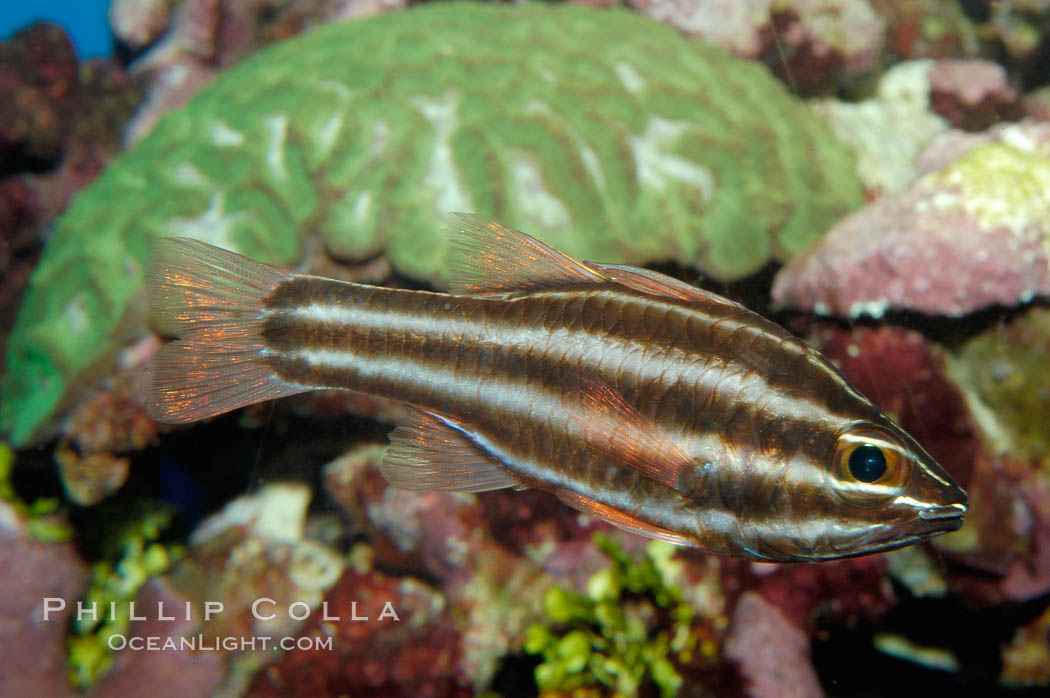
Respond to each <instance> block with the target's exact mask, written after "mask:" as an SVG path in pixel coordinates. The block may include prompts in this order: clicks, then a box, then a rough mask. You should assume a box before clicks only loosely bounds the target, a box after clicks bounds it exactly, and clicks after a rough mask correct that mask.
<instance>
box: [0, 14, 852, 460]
mask: <svg viewBox="0 0 1050 698" xmlns="http://www.w3.org/2000/svg"><path fill="white" fill-rule="evenodd" d="M423 15H426V16H423ZM860 202H861V187H860V184H859V183H858V181H857V179H856V177H855V175H854V174H853V160H852V157H851V156H850V155H849V154H848V153H847V152H846V151H845V149H844V148H843V147H841V146H840V145H839V144H838V143H837V142H836V141H835V140H834V137H833V136H832V135H831V133H830V132H829V131H828V129H827V128H826V127H825V126H824V125H823V123H822V122H820V121H819V120H818V119H817V118H816V117H814V116H813V115H812V114H811V113H810V112H809V110H808V109H807V108H806V106H805V105H804V104H803V103H802V102H801V101H799V100H796V99H795V98H794V97H792V96H791V95H790V94H789V92H788V91H787V90H786V89H785V88H784V87H783V86H782V85H781V84H780V83H779V82H777V81H776V80H775V79H774V78H773V77H772V76H771V75H770V74H769V72H768V71H767V70H766V69H765V68H764V67H763V66H761V65H758V64H754V63H747V62H744V61H741V60H738V59H734V58H732V57H730V56H728V55H727V54H725V53H724V52H723V51H721V50H719V49H716V48H713V47H711V46H708V45H706V44H704V43H702V42H699V41H694V40H689V39H687V38H685V37H682V36H681V35H680V34H678V33H677V32H676V31H675V30H674V29H672V28H670V27H667V26H665V25H662V24H659V23H657V22H654V21H652V20H649V19H645V18H643V17H639V16H638V15H636V14H632V13H628V12H625V11H608V10H605V11H600V10H594V9H588V8H584V7H550V6H544V5H524V6H519V7H495V6H482V5H475V4H458V3H457V4H450V5H433V6H426V7H421V8H417V9H413V10H409V11H406V12H394V13H389V14H384V15H381V16H378V17H374V18H370V19H365V20H359V21H353V22H347V23H337V24H332V25H328V26H324V27H322V28H319V29H317V30H315V31H312V32H310V33H308V34H305V35H302V36H300V37H298V38H295V39H291V40H289V41H286V42H283V43H280V44H277V45H275V46H273V47H271V48H269V49H266V50H264V51H261V52H260V53H259V54H257V55H256V56H254V57H253V58H251V59H249V60H246V61H245V62H243V63H242V64H240V65H238V66H237V67H235V68H233V69H231V70H229V71H226V72H225V73H224V74H222V75H220V76H219V78H218V79H216V80H215V81H214V82H213V83H212V84H210V85H208V86H207V87H205V88H204V89H202V90H201V91H200V92H199V93H198V94H197V95H196V96H195V97H194V98H193V99H192V100H191V102H190V103H189V104H187V105H186V107H184V108H182V109H179V110H177V111H175V112H173V113H171V114H169V115H168V116H167V117H165V118H164V119H163V120H162V121H161V122H160V123H159V124H158V125H157V127H156V128H155V130H154V131H153V132H152V133H151V134H150V135H149V136H148V137H147V138H145V139H144V140H142V141H141V142H140V143H139V144H137V145H136V146H135V147H134V148H132V149H131V150H129V151H127V152H126V153H124V154H123V155H122V156H120V157H119V158H117V159H116V160H114V161H113V163H112V164H111V165H110V166H109V167H108V168H107V170H106V171H105V172H104V173H103V174H102V175H101V176H100V177H99V178H98V179H97V180H96V181H95V182H94V183H93V184H92V185H91V186H89V187H88V188H86V189H85V190H84V191H83V192H82V193H81V194H80V195H79V196H78V197H77V198H76V199H75V200H74V201H73V203H72V204H71V205H70V207H69V209H68V210H67V211H66V213H65V214H64V215H63V216H62V217H61V218H60V219H59V220H58V222H57V224H56V227H55V230H54V233H53V236H52V238H51V240H50V242H49V244H48V247H47V249H46V251H45V254H44V255H43V258H42V259H41V261H40V265H39V267H38V268H37V269H36V272H35V273H34V275H33V278H32V280H31V283H30V287H29V290H28V292H27V293H26V297H25V301H24V304H23V306H22V308H21V310H20V313H19V316H18V320H17V323H16V326H15V329H14V331H13V332H12V335H11V338H10V342H9V346H8V353H7V375H6V379H5V383H4V386H3V407H2V412H0V422H2V426H3V428H4V430H5V431H7V432H8V433H9V434H10V435H11V437H12V439H13V440H14V442H15V443H16V444H24V443H26V442H27V441H29V440H31V439H32V438H33V437H34V436H35V435H36V434H37V432H38V430H39V429H40V428H41V427H42V426H43V425H46V424H47V423H48V420H50V419H51V418H52V417H53V416H54V415H55V413H56V412H57V411H58V410H60V409H61V408H62V407H63V406H64V404H65V403H66V402H68V399H69V398H70V396H71V394H72V393H73V392H74V391H75V390H76V389H77V388H78V387H79V386H82V385H83V384H84V382H85V381H87V380H90V379H91V378H92V377H93V376H97V375H99V374H100V373H101V372H102V370H104V369H105V367H107V366H108V365H109V364H110V363H111V362H112V360H113V357H114V356H115V353H116V350H117V349H118V348H119V347H120V346H121V344H122V343H124V342H126V341H128V340H129V339H132V338H134V337H137V336H140V335H141V334H142V333H144V332H145V329H146V318H145V312H144V303H143V296H144V294H143V290H142V289H143V284H142V273H143V272H142V267H143V263H144V260H145V258H146V254H147V251H148V250H149V248H150V245H151V244H152V243H153V241H155V240H157V239H158V238H161V237H164V236H172V235H182V236H189V237H194V238H198V239H200V240H204V241H206V242H209V243H212V244H216V245H220V246H223V247H226V248H229V249H232V250H235V251H238V252H241V253H244V254H247V255H251V256H253V257H255V258H258V259H261V260H264V261H267V262H271V263H274V264H282V265H296V264H298V263H300V262H301V260H302V259H303V257H304V255H305V251H306V249H307V247H308V242H309V241H310V240H319V241H320V242H321V243H322V244H323V245H324V248H325V249H326V251H327V252H328V253H329V254H331V255H332V256H334V257H336V258H341V259H362V258H367V257H370V256H375V255H380V254H384V255H386V256H387V257H388V258H389V259H390V261H391V263H392V264H393V267H394V269H395V270H396V271H398V272H399V273H401V274H403V275H405V276H408V277H411V278H414V279H418V280H421V281H427V282H432V283H434V284H436V285H443V284H444V283H445V282H446V281H447V279H446V264H445V241H444V238H443V235H442V233H441V228H442V225H443V217H444V214H445V213H446V212H449V211H474V212H477V213H480V214H483V215H486V216H490V217H493V218H495V219H498V220H501V221H504V222H506V223H508V224H510V225H513V226H516V227H519V228H522V229H524V230H527V231H529V232H530V233H533V234H536V235H537V236H539V237H541V238H544V239H545V240H546V241H547V242H549V243H551V244H552V245H554V246H556V247H558V248H560V249H563V250H564V251H565V252H567V253H568V254H570V255H573V256H575V257H577V258H583V259H594V258H596V259H602V260H608V261H613V260H614V259H615V258H619V259H621V260H622V261H625V262H629V263H635V264H639V263H645V262H651V261H657V260H669V259H673V260H676V261H679V262H682V263H687V264H692V265H695V266H696V267H697V268H699V269H700V270H701V271H702V272H704V273H705V274H707V275H709V276H712V277H715V278H719V279H735V278H740V277H743V276H746V275H748V274H750V273H752V272H754V271H756V270H758V269H760V268H761V267H762V266H764V265H765V264H767V263H768V262H769V261H770V260H779V261H783V260H787V259H789V258H791V257H792V256H794V255H795V254H797V253H798V252H800V251H801V250H802V249H804V248H805V247H806V246H808V245H809V243H811V242H812V241H814V240H815V239H816V238H817V237H819V236H820V234H821V233H823V232H824V231H825V230H826V229H827V228H828V226H829V225H830V224H831V223H833V222H834V221H835V220H836V219H837V218H838V217H839V216H841V215H842V214H844V213H845V212H847V211H849V210H851V209H853V208H855V207H856V206H858V205H859V204H860Z"/></svg>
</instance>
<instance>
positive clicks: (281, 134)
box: [263, 114, 288, 179]
mask: <svg viewBox="0 0 1050 698" xmlns="http://www.w3.org/2000/svg"><path fill="white" fill-rule="evenodd" d="M263 125H264V126H265V127H266V135H267V138H268V142H267V144H266V156H265V159H266V166H267V167H269V168H270V171H271V172H273V174H274V176H275V177H277V178H278V179H288V170H287V169H285V166H284V144H285V141H286V139H287V138H288V117H287V116H285V115H284V114H278V115H274V116H268V117H266V118H265V119H263Z"/></svg>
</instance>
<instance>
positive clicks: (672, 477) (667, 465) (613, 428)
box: [576, 376, 696, 489]
mask: <svg viewBox="0 0 1050 698" xmlns="http://www.w3.org/2000/svg"><path fill="white" fill-rule="evenodd" d="M577 382H578V385H579V390H580V395H581V398H582V399H581V408H582V409H581V410H580V412H579V413H578V415H577V416H576V419H577V420H578V424H577V425H576V428H577V430H578V433H580V434H582V435H583V438H584V440H585V441H586V442H587V444H588V445H589V446H590V447H591V448H594V449H596V450H598V451H600V452H601V453H602V455H603V456H604V457H605V458H606V459H607V460H609V461H611V462H612V463H615V464H617V465H622V466H626V467H628V468H632V469H633V470H636V471H638V472H639V473H641V474H643V475H645V476H646V477H649V478H652V479H653V480H656V481H657V482H659V483H661V484H663V485H666V486H667V487H670V488H672V489H677V488H678V484H679V482H680V481H681V478H682V475H683V474H685V473H686V472H688V471H689V470H690V469H691V468H694V467H695V466H696V461H694V460H693V459H692V458H691V457H690V456H689V454H687V453H686V452H685V451H683V450H682V448H681V447H680V446H679V445H678V444H676V443H675V442H674V441H673V440H672V439H671V437H669V436H668V435H667V434H665V433H664V432H663V431H662V430H661V429H660V427H658V426H657V425H656V424H655V423H653V421H652V420H651V419H649V418H648V417H646V416H645V415H643V414H641V413H640V412H638V410H637V409H635V408H634V407H633V406H631V405H630V404H628V403H627V401H626V400H624V399H623V396H621V395H620V394H619V393H618V392H616V391H615V390H613V389H612V388H611V387H610V386H609V385H608V384H606V383H604V382H602V381H601V380H598V379H595V378H590V377H586V376H580V377H578V378H577Z"/></svg>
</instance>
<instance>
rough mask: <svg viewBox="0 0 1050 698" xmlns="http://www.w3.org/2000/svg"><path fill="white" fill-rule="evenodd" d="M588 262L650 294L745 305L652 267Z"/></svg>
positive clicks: (593, 266)
mask: <svg viewBox="0 0 1050 698" xmlns="http://www.w3.org/2000/svg"><path fill="white" fill-rule="evenodd" d="M584 264H585V265H586V266H587V267H588V268H589V269H592V270H593V271H595V272H596V273H598V274H601V275H602V276H604V277H605V278H607V279H609V280H610V281H615V282H616V283H618V284H620V285H621V286H626V287H627V288H629V289H632V290H634V291H638V292H640V293H647V294H649V295H651V296H664V297H667V298H677V299H678V300H682V301H690V302H694V303H717V304H719V305H729V306H733V307H735V308H743V307H744V306H742V305H740V304H739V303H737V302H736V301H731V300H729V299H728V298H723V297H722V296H720V295H718V294H717V293H712V292H710V291H706V290H704V289H702V288H698V287H697V286H693V285H691V284H687V283H686V282H684V281H681V280H679V279H676V278H674V277H673V276H668V275H667V274H661V273H660V272H658V271H652V270H651V269H644V268H642V267H631V266H627V265H626V264H598V263H597V262H584Z"/></svg>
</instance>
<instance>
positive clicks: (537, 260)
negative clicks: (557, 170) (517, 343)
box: [448, 213, 606, 294]
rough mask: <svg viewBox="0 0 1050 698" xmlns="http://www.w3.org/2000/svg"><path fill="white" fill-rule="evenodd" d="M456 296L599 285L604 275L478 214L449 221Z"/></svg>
mask: <svg viewBox="0 0 1050 698" xmlns="http://www.w3.org/2000/svg"><path fill="white" fill-rule="evenodd" d="M448 221H449V225H448V241H449V275H450V277H451V282H450V283H451V288H450V291H451V292H452V293H458V294H483V293H512V292H519V291H538V290H540V289H545V288H557V287H564V286H578V285H580V284H597V283H602V282H604V281H606V279H605V277H603V276H602V275H601V274H600V273H598V272H596V271H594V270H592V269H590V268H588V267H587V266H586V265H584V264H582V263H580V262H577V261H576V260H575V259H573V258H572V257H569V256H568V255H566V254H563V253H561V252H559V251H558V250H556V249H554V248H553V247H551V246H550V245H548V244H546V243H545V242H541V241H540V240H537V239H536V238H534V237H532V236H531V235H526V234H525V233H523V232H521V231H519V230H514V229H513V228H508V227H506V226H504V225H500V224H499V223H494V222H492V221H490V220H487V219H485V218H482V217H481V216H477V215H474V214H473V213H451V214H449V216H448Z"/></svg>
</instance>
